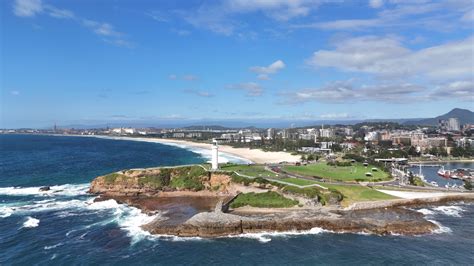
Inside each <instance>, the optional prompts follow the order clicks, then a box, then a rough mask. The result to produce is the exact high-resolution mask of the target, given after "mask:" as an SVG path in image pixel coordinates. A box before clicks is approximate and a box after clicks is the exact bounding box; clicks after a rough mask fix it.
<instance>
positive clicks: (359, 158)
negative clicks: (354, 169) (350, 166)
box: [342, 153, 365, 163]
mask: <svg viewBox="0 0 474 266" xmlns="http://www.w3.org/2000/svg"><path fill="white" fill-rule="evenodd" d="M342 159H345V160H354V161H356V162H359V163H362V162H364V161H365V158H364V157H362V156H360V155H357V154H353V153H348V154H346V155H344V156H343V157H342Z"/></svg>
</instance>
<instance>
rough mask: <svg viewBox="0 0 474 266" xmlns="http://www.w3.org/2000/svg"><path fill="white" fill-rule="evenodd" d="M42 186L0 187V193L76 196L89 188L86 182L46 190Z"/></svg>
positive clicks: (51, 187) (7, 194)
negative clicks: (42, 189)
mask: <svg viewBox="0 0 474 266" xmlns="http://www.w3.org/2000/svg"><path fill="white" fill-rule="evenodd" d="M41 188H42V187H0V195H6V196H55V195H58V196H78V195H85V194H86V193H87V189H88V188H89V183H87V184H65V185H57V186H50V187H49V190H47V191H40V189H41Z"/></svg>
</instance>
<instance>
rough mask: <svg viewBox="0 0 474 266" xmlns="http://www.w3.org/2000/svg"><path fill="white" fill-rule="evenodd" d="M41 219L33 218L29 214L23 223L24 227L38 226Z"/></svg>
mask: <svg viewBox="0 0 474 266" xmlns="http://www.w3.org/2000/svg"><path fill="white" fill-rule="evenodd" d="M39 222H40V220H38V219H36V218H33V217H31V216H28V217H27V218H26V221H25V222H24V223H23V227H24V228H33V227H37V226H38V225H39Z"/></svg>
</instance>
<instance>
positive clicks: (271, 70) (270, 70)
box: [250, 60, 286, 80]
mask: <svg viewBox="0 0 474 266" xmlns="http://www.w3.org/2000/svg"><path fill="white" fill-rule="evenodd" d="M285 66H286V65H285V63H284V62H283V61H281V60H277V61H275V62H273V63H271V64H270V65H268V66H253V67H251V68H250V71H252V72H255V73H257V74H259V75H258V76H257V77H258V79H260V80H269V79H270V77H269V75H270V74H275V73H277V72H278V71H280V70H282V69H283V68H285Z"/></svg>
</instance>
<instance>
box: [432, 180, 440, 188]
mask: <svg viewBox="0 0 474 266" xmlns="http://www.w3.org/2000/svg"><path fill="white" fill-rule="evenodd" d="M430 184H431V185H432V186H433V187H439V185H438V183H436V181H431V182H430Z"/></svg>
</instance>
